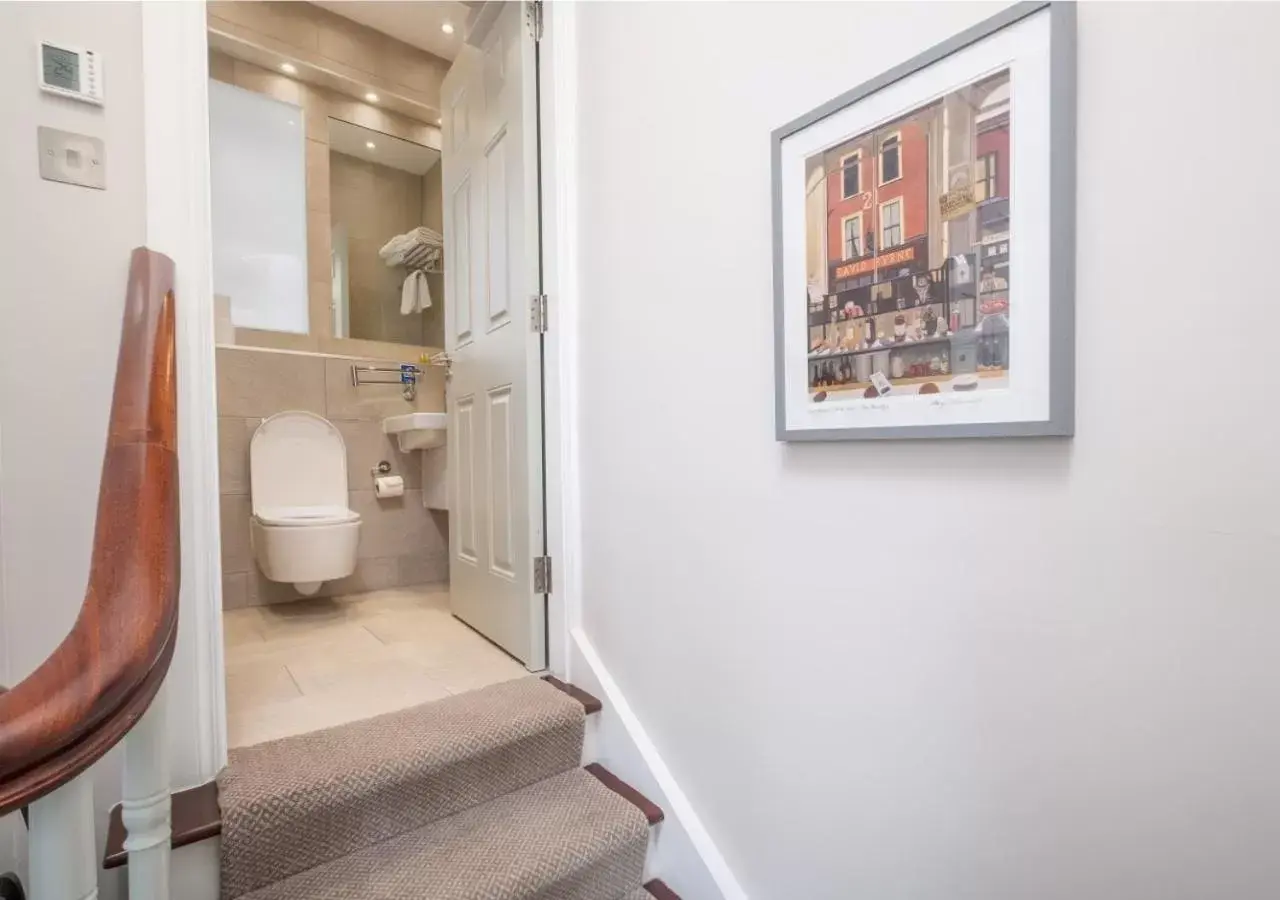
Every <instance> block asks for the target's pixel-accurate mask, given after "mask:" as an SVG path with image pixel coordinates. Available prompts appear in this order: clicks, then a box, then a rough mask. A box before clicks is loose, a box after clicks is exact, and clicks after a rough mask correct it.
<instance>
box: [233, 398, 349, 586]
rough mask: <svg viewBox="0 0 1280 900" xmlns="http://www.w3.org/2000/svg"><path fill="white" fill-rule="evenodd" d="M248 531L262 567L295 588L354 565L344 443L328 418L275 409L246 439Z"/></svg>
mask: <svg viewBox="0 0 1280 900" xmlns="http://www.w3.org/2000/svg"><path fill="white" fill-rule="evenodd" d="M249 496H250V500H251V501H252V503H253V519H252V521H251V523H250V526H249V528H250V533H251V535H252V539H253V555H254V558H255V559H256V560H257V562H258V568H260V569H262V574H264V575H266V576H267V578H269V579H271V580H272V581H285V582H291V583H292V584H293V586H294V587H295V588H297V589H298V591H299V593H302V594H314V593H315V592H316V591H317V590H319V589H320V585H321V584H322V583H323V582H326V581H332V580H333V579H335V578H344V577H346V576H347V575H350V574H351V573H352V572H354V571H355V569H356V547H357V545H358V544H359V541H360V516H359V515H358V514H356V513H354V512H352V511H351V509H350V507H349V506H348V505H347V447H346V443H345V442H344V441H343V440H342V435H341V434H340V433H339V432H338V429H337V428H334V427H333V423H332V422H330V421H329V420H328V419H325V418H323V417H321V416H317V415H315V414H314V413H309V412H282V413H277V414H276V415H274V416H271V417H270V418H268V419H264V420H263V422H262V424H261V425H259V426H258V428H257V430H256V431H254V433H253V440H251V441H250V442H249Z"/></svg>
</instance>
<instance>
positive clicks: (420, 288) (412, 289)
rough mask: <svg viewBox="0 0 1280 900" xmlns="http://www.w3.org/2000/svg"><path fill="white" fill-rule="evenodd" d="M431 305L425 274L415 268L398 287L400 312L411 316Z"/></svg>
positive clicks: (429, 290)
mask: <svg viewBox="0 0 1280 900" xmlns="http://www.w3.org/2000/svg"><path fill="white" fill-rule="evenodd" d="M430 305H431V289H430V288H429V287H427V276H426V274H425V273H424V272H422V271H420V270H417V269H415V270H414V271H412V272H410V273H409V277H408V278H406V279H405V280H404V284H403V285H402V286H401V288H400V313H401V315H406V316H411V315H413V314H414V313H420V312H422V311H423V310H425V309H426V308H427V307H428V306H430Z"/></svg>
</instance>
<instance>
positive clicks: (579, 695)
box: [542, 675, 604, 715]
mask: <svg viewBox="0 0 1280 900" xmlns="http://www.w3.org/2000/svg"><path fill="white" fill-rule="evenodd" d="M542 680H543V681H545V682H546V683H547V684H549V685H551V686H552V687H553V688H555V689H556V690H559V691H564V692H565V693H566V694H568V695H569V696H570V697H572V698H573V699H574V700H577V701H578V702H579V703H581V704H582V708H583V709H584V710H586V711H587V715H592V714H594V713H598V712H600V710H602V709H604V704H603V703H601V702H600V701H599V700H597V699H596V698H595V697H593V696H591V695H590V694H588V693H587V692H586V691H584V690H583V689H582V688H580V687H574V686H573V685H572V684H569V683H568V682H565V681H561V680H560V679H559V678H557V677H556V676H554V675H543V676H542Z"/></svg>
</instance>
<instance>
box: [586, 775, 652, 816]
mask: <svg viewBox="0 0 1280 900" xmlns="http://www.w3.org/2000/svg"><path fill="white" fill-rule="evenodd" d="M583 768H585V769H586V770H587V771H588V772H590V773H591V774H592V775H594V776H595V777H596V778H597V779H599V781H600V783H601V784H603V785H604V786H605V787H607V788H608V789H609V790H611V791H613V792H614V793H615V794H617V795H618V796H619V797H621V798H622V799H624V800H626V801H627V802H629V803H630V804H631V805H632V806H634V807H635V808H636V809H638V810H640V812H642V813H644V817H645V818H646V819H648V820H649V824H650V825H657V824H658V823H659V822H661V821H662V820H663V819H664V818H665V817H666V813H664V812H663V811H662V807H660V806H659V805H658V804H656V803H654V802H653V801H652V800H650V799H649V798H648V797H646V796H645V795H644V794H642V793H640V792H639V791H637V790H636V789H635V788H633V787H632V786H631V785H629V784H627V783H626V782H625V781H623V780H622V779H621V778H619V777H618V776H617V775H614V774H613V773H612V772H610V771H609V770H608V769H606V768H605V767H604V766H602V765H600V763H588V764H587V765H586V766H584V767H583Z"/></svg>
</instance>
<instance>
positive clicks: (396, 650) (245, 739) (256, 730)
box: [223, 585, 528, 747]
mask: <svg viewBox="0 0 1280 900" xmlns="http://www.w3.org/2000/svg"><path fill="white" fill-rule="evenodd" d="M223 627H224V631H225V635H224V638H225V641H226V651H227V652H226V660H227V728H228V742H229V744H230V745H231V746H232V747H243V746H245V745H248V744H257V743H261V742H262V741H268V740H273V739H275V738H279V737H286V736H288V735H291V734H300V733H302V732H306V731H315V730H317V729H320V728H327V727H329V726H330V725H340V724H342V723H344V722H351V721H354V720H356V719H366V718H369V717H370V716H376V715H379V714H380V713H384V712H390V711H392V710H396V709H402V708H404V707H406V706H413V705H415V704H418V703H425V702H427V701H429V700H438V699H440V698H442V697H447V696H448V695H450V694H457V693H461V692H463V691H469V690H474V689H475V688H479V687H484V686H485V685H488V684H493V683H495V682H498V681H505V680H507V679H509V678H518V677H520V676H522V675H526V674H528V673H527V672H526V671H525V668H524V666H523V665H521V664H520V663H518V662H516V661H515V660H514V659H512V658H511V657H510V656H507V654H505V653H503V652H502V651H501V650H499V649H498V648H497V647H495V646H494V645H493V644H491V643H489V642H488V641H487V640H485V639H484V638H482V637H481V636H480V635H479V634H477V633H476V632H474V631H472V630H471V629H470V628H468V627H467V626H466V625H463V624H462V623H461V622H459V621H458V620H457V619H455V618H453V616H452V615H450V613H449V591H448V588H447V587H446V586H441V585H425V586H418V587H406V588H396V589H394V590H385V591H374V592H372V593H368V594H353V595H351V596H348V597H339V598H319V599H315V600H299V601H297V602H294V603H283V604H276V605H272V606H258V607H251V608H248V609H234V610H228V611H226V612H225V613H223Z"/></svg>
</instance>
